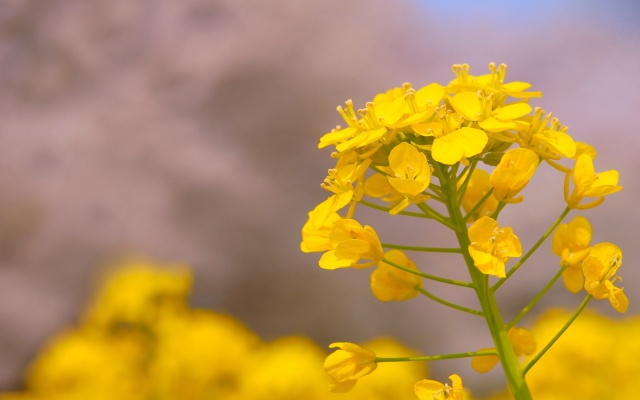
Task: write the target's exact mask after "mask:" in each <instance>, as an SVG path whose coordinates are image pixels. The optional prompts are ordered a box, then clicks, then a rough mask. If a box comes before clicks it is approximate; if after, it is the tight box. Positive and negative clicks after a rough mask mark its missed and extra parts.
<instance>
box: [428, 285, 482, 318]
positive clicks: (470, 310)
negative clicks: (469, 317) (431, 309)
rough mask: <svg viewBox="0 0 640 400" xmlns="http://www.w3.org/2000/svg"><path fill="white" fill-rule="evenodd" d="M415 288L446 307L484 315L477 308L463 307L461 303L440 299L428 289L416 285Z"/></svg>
mask: <svg viewBox="0 0 640 400" xmlns="http://www.w3.org/2000/svg"><path fill="white" fill-rule="evenodd" d="M416 290H417V291H418V292H420V293H422V294H423V295H425V296H427V297H428V298H430V299H431V300H433V301H435V302H436V303H440V304H442V305H443V306H447V307H451V308H453V309H455V310H458V311H463V312H466V313H469V314H473V315H478V316H480V317H484V314H483V313H482V311H478V310H474V309H471V308H467V307H463V306H461V305H458V304H455V303H451V302H449V301H446V300H445V299H442V298H440V297H438V296H436V295H435V294H433V293H431V292H429V291H428V290H426V289H424V288H422V287H416Z"/></svg>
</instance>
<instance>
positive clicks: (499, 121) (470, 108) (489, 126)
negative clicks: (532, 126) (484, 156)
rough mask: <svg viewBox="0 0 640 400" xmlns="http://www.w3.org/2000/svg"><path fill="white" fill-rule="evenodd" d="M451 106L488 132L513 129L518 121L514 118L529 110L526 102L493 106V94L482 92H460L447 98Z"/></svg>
mask: <svg viewBox="0 0 640 400" xmlns="http://www.w3.org/2000/svg"><path fill="white" fill-rule="evenodd" d="M449 102H450V103H451V106H452V107H453V108H454V109H455V110H456V111H457V112H458V113H459V114H461V115H463V116H464V118H465V119H467V120H469V121H474V122H478V125H480V127H481V128H482V129H484V130H485V131H488V132H501V131H504V130H507V129H515V128H517V127H518V123H516V122H515V121H514V120H517V119H518V118H521V117H523V116H525V115H527V114H529V113H530V112H531V106H530V105H528V104H527V103H514V104H509V105H505V106H498V107H495V105H494V96H493V94H489V95H485V94H484V92H482V91H479V92H462V93H458V94H456V95H455V96H453V97H451V98H449Z"/></svg>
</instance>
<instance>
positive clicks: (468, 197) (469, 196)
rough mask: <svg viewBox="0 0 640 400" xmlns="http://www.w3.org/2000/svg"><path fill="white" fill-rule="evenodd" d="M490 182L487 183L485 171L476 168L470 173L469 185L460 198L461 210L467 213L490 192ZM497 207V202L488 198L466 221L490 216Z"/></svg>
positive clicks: (487, 177) (490, 197) (487, 178)
mask: <svg viewBox="0 0 640 400" xmlns="http://www.w3.org/2000/svg"><path fill="white" fill-rule="evenodd" d="M465 178H466V175H465V176H464V177H463V178H462V179H461V180H460V183H462V182H463V181H464V179H465ZM491 188H492V186H491V182H490V181H489V173H488V172H487V171H485V170H482V169H479V168H476V169H474V170H473V172H472V173H471V178H469V183H468V184H467V190H466V191H465V193H464V197H463V198H462V208H463V209H464V211H465V212H467V213H468V212H469V211H471V210H472V209H473V207H475V206H476V204H478V202H479V201H480V200H481V199H482V198H483V197H484V196H485V195H486V194H487V193H488V192H489V190H491ZM497 207H498V201H497V200H496V199H495V197H493V196H489V197H488V198H487V199H486V200H485V202H484V203H483V204H482V205H481V206H480V207H478V209H477V210H476V211H475V212H474V214H473V215H472V216H471V217H470V218H469V219H468V221H469V222H473V221H475V220H477V219H478V218H480V217H484V216H488V215H491V213H493V212H494V211H495V209H496V208H497Z"/></svg>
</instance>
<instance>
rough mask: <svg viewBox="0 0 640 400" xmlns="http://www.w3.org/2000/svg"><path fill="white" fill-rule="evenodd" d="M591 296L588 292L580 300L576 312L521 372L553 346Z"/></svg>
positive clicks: (528, 368)
mask: <svg viewBox="0 0 640 400" xmlns="http://www.w3.org/2000/svg"><path fill="white" fill-rule="evenodd" d="M592 298H593V295H590V294H589V295H587V296H586V297H585V298H584V300H582V303H580V307H578V309H577V310H576V312H574V313H573V314H572V315H571V318H569V320H568V321H567V322H566V323H565V324H564V325H563V326H562V328H561V329H560V330H559V331H558V333H556V334H555V336H554V337H553V338H551V340H549V343H547V344H546V345H545V346H544V348H543V349H542V350H540V351H539V352H538V354H536V355H535V357H533V358H532V359H531V361H529V363H528V364H527V365H525V367H524V368H522V373H523V374H526V373H527V372H529V370H530V369H531V367H533V366H534V365H535V363H537V362H538V360H539V359H540V358H541V357H542V356H543V355H544V353H546V352H547V350H549V349H550V348H551V346H553V345H554V344H555V342H556V341H557V340H558V339H559V338H560V336H562V334H563V333H564V332H565V331H566V330H567V328H569V326H571V324H572V323H573V321H575V320H576V318H578V315H580V313H581V312H582V310H584V308H585V307H586V306H587V304H589V302H590V301H591V299H592Z"/></svg>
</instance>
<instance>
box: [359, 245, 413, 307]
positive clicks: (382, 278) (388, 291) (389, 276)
mask: <svg viewBox="0 0 640 400" xmlns="http://www.w3.org/2000/svg"><path fill="white" fill-rule="evenodd" d="M384 258H385V259H386V260H391V261H392V262H394V263H396V264H399V265H402V266H403V267H406V268H407V269H410V270H414V271H416V272H417V271H418V267H416V264H415V263H414V262H413V261H411V260H410V259H409V258H407V256H406V255H405V254H404V253H403V252H402V251H400V250H390V251H388V252H387V253H385V255H384ZM421 287H422V278H420V277H419V276H417V275H414V274H411V273H409V272H406V271H402V270H399V269H398V268H396V267H393V266H391V265H389V264H387V263H385V262H384V261H380V262H379V263H378V267H377V268H376V269H375V270H374V271H373V272H372V273H371V291H372V292H373V294H374V295H375V296H376V298H377V299H378V300H380V301H404V300H409V299H411V298H413V297H416V296H417V295H418V293H419V292H418V289H419V288H421Z"/></svg>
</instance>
